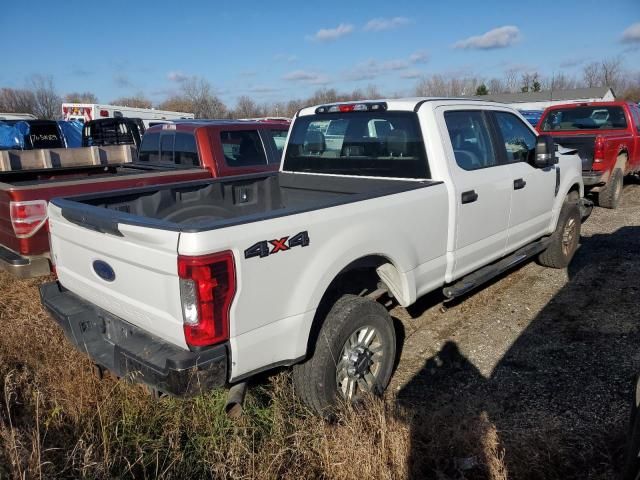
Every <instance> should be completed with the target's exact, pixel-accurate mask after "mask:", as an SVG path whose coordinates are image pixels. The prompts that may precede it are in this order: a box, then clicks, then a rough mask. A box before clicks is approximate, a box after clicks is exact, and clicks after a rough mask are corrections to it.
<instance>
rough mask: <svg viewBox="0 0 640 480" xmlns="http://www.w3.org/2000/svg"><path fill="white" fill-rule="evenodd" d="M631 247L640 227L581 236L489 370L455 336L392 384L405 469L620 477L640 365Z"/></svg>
mask: <svg viewBox="0 0 640 480" xmlns="http://www.w3.org/2000/svg"><path fill="white" fill-rule="evenodd" d="M638 253H640V227H623V228H620V229H619V230H617V231H616V232H614V233H612V234H607V235H594V236H592V237H588V238H583V239H582V246H581V248H580V249H579V251H578V252H577V254H576V257H575V258H574V260H573V262H572V264H571V266H570V267H569V272H568V273H569V279H570V281H569V282H568V283H567V284H566V286H565V287H564V288H563V289H562V290H561V291H560V292H559V293H558V294H557V295H556V296H555V297H554V298H553V299H552V300H551V301H550V302H549V303H548V304H547V305H546V306H545V307H544V309H543V310H542V311H541V312H540V313H539V314H538V316H537V317H536V318H535V319H534V320H533V321H532V322H531V324H530V325H529V326H528V327H527V329H526V330H525V331H524V332H523V334H522V335H521V336H520V337H519V338H518V340H517V341H516V342H515V343H514V344H513V345H512V346H511V348H510V349H509V350H508V351H507V352H506V354H505V355H504V356H503V358H502V359H501V361H500V362H499V364H498V365H497V366H496V368H495V369H494V370H493V372H492V374H491V376H490V377H489V378H485V377H484V376H483V375H481V374H480V372H479V371H478V370H477V369H476V367H475V366H474V365H473V364H472V363H471V362H469V361H468V360H467V359H466V358H465V357H464V355H462V354H461V352H460V350H459V348H458V346H457V345H456V343H455V342H448V343H446V344H445V345H444V346H443V347H442V348H441V350H440V351H439V352H438V353H437V354H436V355H434V356H433V357H431V358H429V359H428V360H427V361H426V362H425V364H424V366H423V368H422V369H421V370H420V371H419V373H417V374H416V375H415V376H414V377H413V378H412V379H411V381H410V382H409V383H408V384H406V386H405V387H403V389H402V390H401V391H400V392H399V394H398V403H399V405H400V407H401V408H400V409H401V411H403V412H405V414H406V416H407V419H408V421H410V422H411V454H410V458H409V468H410V471H411V475H412V478H415V479H422V478H443V477H444V478H505V477H506V476H507V472H508V478H525V479H548V478H563V479H570V478H576V479H578V478H580V479H584V478H616V477H617V475H618V474H619V469H620V463H621V454H622V451H623V443H624V436H625V431H626V428H627V418H628V414H629V408H628V407H629V401H628V399H629V395H630V391H631V387H632V378H633V375H634V373H636V372H637V371H638V370H640V355H639V354H640V349H639V348H638V346H639V345H640V330H639V329H638V327H637V325H638V322H639V321H640V304H639V302H638V300H639V298H640V282H639V281H638V279H639V278H640V256H639V255H638ZM434 436H436V437H438V440H437V442H438V448H439V449H443V448H444V449H446V448H449V451H448V452H447V451H434V444H435V443H436V442H435V441H434ZM443 436H448V437H449V438H447V439H446V440H445V441H443V438H442V437H443Z"/></svg>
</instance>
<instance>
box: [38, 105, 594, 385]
mask: <svg viewBox="0 0 640 480" xmlns="http://www.w3.org/2000/svg"><path fill="white" fill-rule="evenodd" d="M419 100H421V99H401V100H389V101H388V106H389V109H390V110H394V109H395V110H413V109H414V108H415V107H416V104H417V103H418V101H419ZM446 109H494V110H504V111H508V112H512V113H513V112H514V110H512V109H510V108H508V107H505V106H500V105H498V104H495V103H490V102H477V101H463V100H455V99H454V100H452V99H438V100H435V101H429V102H427V103H424V104H423V105H422V106H421V107H420V109H419V111H418V118H419V120H420V124H421V130H422V134H423V137H424V140H425V148H426V151H427V156H428V160H429V164H430V169H431V176H432V178H433V179H434V180H438V181H441V182H442V183H441V184H438V185H432V186H428V187H425V188H418V189H415V190H411V191H407V192H403V193H398V194H394V195H389V196H384V197H378V198H373V199H368V200H365V201H360V202H355V203H350V204H345V205H341V206H337V207H331V208H324V209H321V210H316V211H310V212H305V213H299V214H296V215H289V216H285V217H281V218H274V219H269V220H263V221H259V222H253V223H247V224H244V225H236V226H232V227H226V228H220V229H217V230H212V231H208V232H199V233H183V234H177V233H175V232H168V231H162V230H158V229H147V228H141V227H132V226H127V225H120V229H121V231H122V232H123V233H124V237H116V236H112V235H105V234H100V233H97V232H93V231H90V230H86V229H83V228H81V227H78V226H76V225H73V224H71V223H69V222H68V221H67V220H65V219H63V218H62V217H61V216H60V214H59V210H58V209H57V208H56V207H54V206H53V205H51V206H50V207H49V213H50V219H51V220H50V225H51V228H52V251H53V253H54V256H55V257H56V262H57V264H58V267H57V268H58V272H59V275H60V281H61V283H62V284H63V285H64V286H65V287H67V288H70V289H71V290H72V291H74V292H75V293H77V294H78V295H80V296H81V297H83V298H86V299H87V300H88V301H91V302H93V303H95V304H96V305H98V306H100V307H102V308H105V309H107V310H108V311H110V312H112V313H114V314H116V315H118V316H121V317H122V318H124V319H125V320H128V321H130V322H132V323H134V324H136V325H139V326H141V327H142V328H145V329H147V330H148V331H150V332H151V333H154V334H155V335H158V336H159V337H160V338H163V339H165V340H167V341H170V342H171V343H173V344H175V345H178V346H180V347H182V348H186V345H185V343H184V337H183V333H182V313H181V311H180V298H179V287H178V279H177V253H178V252H180V253H181V254H188V255H199V254H207V253H214V252H220V251H222V250H231V251H232V252H233V254H234V258H235V264H236V275H237V291H236V296H235V299H234V302H233V304H232V307H231V317H230V318H231V324H230V346H231V347H230V348H231V359H232V366H231V379H232V380H233V379H234V378H237V377H238V376H240V375H244V374H246V373H249V372H251V371H254V370H256V369H260V368H264V367H266V366H268V365H272V364H274V363H279V362H288V361H291V360H293V359H296V358H299V357H301V356H302V355H304V354H305V352H306V347H307V342H308V335H309V329H310V327H311V322H312V320H313V316H314V313H315V310H316V308H317V306H318V303H319V302H320V299H321V298H322V295H323V294H324V293H325V291H326V289H327V287H328V285H329V284H330V283H331V281H332V280H333V279H334V278H335V277H336V275H337V274H338V273H339V272H340V271H341V270H342V269H344V268H345V267H346V266H347V265H349V264H350V263H351V262H353V261H354V260H357V259H359V258H362V257H364V256H367V255H379V256H382V257H385V258H386V259H388V263H389V264H391V265H392V266H393V269H390V268H389V267H385V268H387V269H388V271H386V272H385V273H383V274H382V276H383V277H385V276H387V277H388V279H389V281H390V282H393V284H394V288H395V289H396V291H398V292H400V293H399V295H398V296H399V298H400V301H401V303H402V304H403V305H409V304H411V303H413V302H414V301H415V300H416V298H417V297H418V296H420V295H423V294H425V293H427V292H429V291H432V290H433V289H435V288H438V287H439V286H442V285H443V284H444V283H445V282H450V281H453V280H456V279H457V278H459V276H461V275H463V274H464V273H467V272H469V271H471V270H473V269H476V268H478V267H481V266H483V265H485V264H487V263H489V262H491V261H492V260H494V259H496V258H498V257H500V256H502V255H504V254H505V250H506V248H507V238H508V235H509V234H510V233H511V232H509V228H508V225H509V223H508V222H509V213H510V212H511V213H512V218H513V221H514V224H513V225H514V230H513V236H512V237H511V238H512V240H513V244H510V248H511V247H514V246H515V245H516V244H517V243H518V241H516V235H519V236H520V237H521V240H519V241H525V240H522V239H524V238H527V239H528V238H529V237H530V238H531V239H534V238H539V237H541V236H543V235H545V234H547V233H549V232H550V231H551V230H553V228H554V227H555V222H556V221H557V215H558V213H559V210H560V207H561V204H562V200H563V199H564V196H565V195H566V192H567V191H568V189H569V188H570V187H571V185H572V184H573V183H578V184H579V185H580V188H581V189H582V180H581V164H580V160H579V158H578V157H577V156H575V155H572V156H562V157H561V160H560V168H561V172H562V177H561V188H560V193H559V195H558V196H557V197H555V199H554V203H553V208H552V209H551V213H550V212H549V209H550V204H549V205H548V204H547V203H546V202H539V201H537V203H536V202H535V201H532V200H531V199H530V198H527V199H522V198H519V197H518V196H514V197H513V206H512V191H513V190H512V189H513V180H514V178H518V176H516V177H514V175H516V174H517V175H519V176H528V177H527V178H529V177H530V178H531V179H532V180H531V182H532V184H531V186H532V187H534V188H532V189H531V196H532V197H533V196H534V195H535V194H538V193H540V192H542V193H543V194H544V193H545V192H548V191H549V189H551V190H553V189H554V188H555V174H554V175H553V178H551V176H550V175H545V174H543V173H541V172H535V171H533V172H529V171H527V168H531V167H528V166H527V165H519V166H515V167H514V166H501V167H493V168H487V169H484V170H481V171H474V172H466V171H464V170H462V169H461V168H459V167H458V166H457V165H456V163H455V159H454V157H453V152H452V148H451V142H450V141H449V136H448V133H447V131H446V127H445V128H444V129H443V121H442V113H443V112H444V111H445V110H446ZM314 111H315V107H311V108H309V109H305V110H303V111H302V113H301V114H302V115H305V114H310V113H313V112H314ZM525 167H527V168H525ZM532 170H535V169H532ZM527 186H529V184H528V185H527ZM470 189H475V190H476V191H477V193H478V194H479V200H478V201H477V202H475V203H471V204H466V205H462V204H461V203H460V195H461V193H462V192H463V191H466V190H470ZM581 191H582V190H581ZM545 205H546V206H545ZM545 209H546V210H545ZM545 217H546V218H547V220H546V221H545V220H544V218H545ZM301 231H307V232H308V235H309V238H310V245H309V246H307V247H294V248H291V249H290V250H288V251H287V252H280V253H276V254H274V255H270V256H268V257H265V258H258V257H254V258H250V259H245V258H244V250H245V249H247V248H248V247H250V246H252V245H253V244H254V243H256V242H259V241H262V240H271V239H276V238H282V237H284V236H289V237H291V236H294V235H295V234H297V233H299V232H301ZM95 258H100V259H104V260H105V261H107V262H108V263H109V264H110V265H112V266H113V267H114V270H116V274H117V275H118V280H116V282H114V283H113V284H109V285H105V282H103V281H102V280H99V279H98V278H96V276H95V275H94V274H93V272H92V271H91V262H92V261H93V259H95ZM454 266H455V269H454Z"/></svg>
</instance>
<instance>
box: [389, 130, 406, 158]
mask: <svg viewBox="0 0 640 480" xmlns="http://www.w3.org/2000/svg"><path fill="white" fill-rule="evenodd" d="M387 150H388V151H389V155H391V156H399V157H401V156H405V155H407V152H408V151H409V144H408V143H407V132H406V131H405V130H400V129H395V130H392V131H391V133H389V136H388V137H387Z"/></svg>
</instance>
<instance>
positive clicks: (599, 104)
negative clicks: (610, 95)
mask: <svg viewBox="0 0 640 480" xmlns="http://www.w3.org/2000/svg"><path fill="white" fill-rule="evenodd" d="M625 105H628V106H632V105H635V104H634V103H633V102H627V101H625V100H611V101H608V102H578V103H561V104H559V105H551V106H550V107H547V108H546V110H557V109H566V108H578V107H623V106H625Z"/></svg>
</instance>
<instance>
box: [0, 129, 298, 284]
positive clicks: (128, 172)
mask: <svg viewBox="0 0 640 480" xmlns="http://www.w3.org/2000/svg"><path fill="white" fill-rule="evenodd" d="M93 125H94V124H93V123H88V124H87V127H88V130H87V129H85V133H91V134H92V135H93V136H89V137H88V138H91V139H92V140H91V141H92V142H93V141H98V140H100V141H104V140H105V132H104V129H103V130H102V131H101V134H100V138H99V139H98V138H97V137H96V135H95V134H96V132H95V131H94V129H93ZM287 130H288V124H286V123H283V122H280V121H278V122H230V121H218V122H206V121H203V122H198V121H191V122H186V123H180V124H165V125H157V126H155V127H151V128H150V129H149V130H148V131H147V132H146V133H145V135H144V136H143V139H142V142H141V144H140V149H139V152H138V153H137V154H136V153H135V149H133V147H131V146H129V145H109V146H101V147H90V148H87V149H73V150H70V151H67V152H60V154H61V153H65V154H70V153H73V154H77V155H79V156H80V157H81V158H78V159H75V160H74V162H73V164H71V165H70V166H58V167H54V168H32V169H28V170H24V169H22V170H16V171H7V172H0V268H4V269H5V270H8V271H9V272H11V273H12V274H14V275H15V276H17V277H19V278H25V277H32V276H40V275H46V274H48V273H49V272H50V259H49V240H48V228H47V222H46V220H47V202H48V201H49V200H51V199H52V198H54V197H64V196H69V195H76V194H84V193H91V192H94V193H95V192H104V191H111V190H118V189H126V188H132V187H143V186H147V185H158V184H166V183H175V182H186V181H190V180H198V179H206V178H212V177H213V178H215V177H221V176H229V175H240V174H248V173H254V172H265V171H276V170H277V169H278V167H279V160H280V152H281V147H280V148H279V147H278V145H279V144H280V145H282V144H281V143H280V139H282V138H284V137H285V136H286V133H287ZM89 141H90V140H87V142H89ZM91 149H94V150H91ZM90 151H95V152H97V154H98V157H97V159H84V158H82V156H83V155H85V156H89V154H90V153H89V152H90ZM107 152H110V153H111V154H112V156H113V155H115V159H113V160H112V161H107V160H108V158H107V157H108V155H107ZM123 152H124V153H123ZM126 152H128V154H126V155H125V153H126ZM117 153H121V154H122V155H120V156H118V155H116V154H117ZM103 154H104V157H105V158H104V160H105V161H104V162H102V161H101V160H103V158H102V155H103ZM132 156H133V158H132ZM132 160H134V161H133V162H132Z"/></svg>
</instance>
